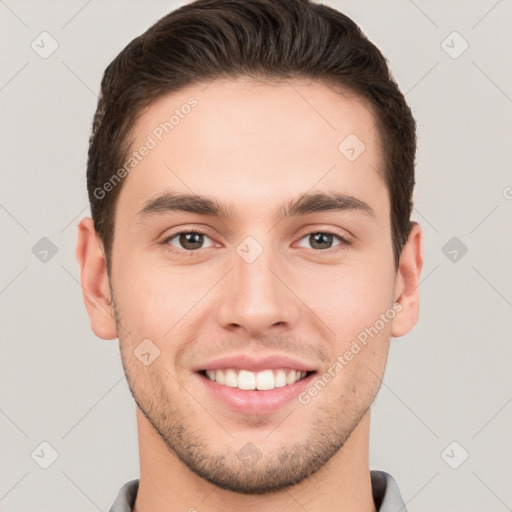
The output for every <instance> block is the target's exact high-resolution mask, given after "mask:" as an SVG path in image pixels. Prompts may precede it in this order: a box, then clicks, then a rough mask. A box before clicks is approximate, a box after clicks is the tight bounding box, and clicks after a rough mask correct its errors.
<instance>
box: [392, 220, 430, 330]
mask: <svg viewBox="0 0 512 512" xmlns="http://www.w3.org/2000/svg"><path fill="white" fill-rule="evenodd" d="M422 268H423V234H422V231H421V227H420V225H419V224H418V223H416V222H413V223H412V227H411V231H410V233H409V237H408V239H407V243H406V244H405V245H404V247H403V249H402V253H401V255H400V263H399V266H398V272H397V276H396V280H395V301H396V302H397V303H398V304H400V307H401V309H400V312H399V313H398V314H397V315H396V317H395V318H394V319H393V324H392V327H391V335H392V336H394V337H399V336H403V335H404V334H407V333H408V332H409V331H411V330H412V328H413V327H414V326H415V325H416V322H417V321H418V317H419V309H420V291H419V285H420V277H421V270H422Z"/></svg>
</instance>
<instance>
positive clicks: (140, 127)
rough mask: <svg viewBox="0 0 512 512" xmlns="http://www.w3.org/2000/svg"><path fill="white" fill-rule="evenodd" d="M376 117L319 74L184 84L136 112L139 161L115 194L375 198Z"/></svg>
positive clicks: (132, 199)
mask: <svg viewBox="0 0 512 512" xmlns="http://www.w3.org/2000/svg"><path fill="white" fill-rule="evenodd" d="M375 124H376V120H375V117H374V115H373V113H372V112H371V109H370V108H369V106H368V104H367V102H366V101H365V100H363V99H362V98H361V97H359V96H357V95H355V94H353V93H350V92H348V91H347V92H335V91H333V90H332V89H330V88H329V87H327V86H325V85H323V84H321V83H318V82H308V83H304V82H302V83H301V82H299V81H293V82H292V81H283V82H273V83H268V82H257V81H255V80H252V79H246V78H241V79H237V80H215V81H213V82H211V83H203V84H197V85H194V86H191V87H187V88H185V89H182V90H180V91H178V92H174V93H170V94H167V95H165V96H162V97H161V98H159V99H158V100H156V101H155V102H153V103H152V104H151V105H150V106H149V108H147V109H146V110H145V111H144V112H142V113H141V115H140V116H139V117H138V120H137V122H136V123H135V125H134V128H133V130H132V137H131V139H132V145H131V151H130V154H134V153H136V154H138V156H137V157H136V158H137V161H136V162H135V161H133V162H132V163H134V164H135V165H134V166H133V167H131V166H127V169H128V170H129V172H128V173H127V174H128V176H127V179H126V183H125V184H124V185H123V191H122V193H121V197H120V199H119V201H120V202H124V203H126V204H129V205H133V206H134V207H135V205H137V206H141V201H142V202H144V201H147V200H150V199H151V198H154V197H155V196H157V195H158V194H161V193H162V192H168V191H172V192H181V193H192V194H200V195H205V196H214V197H216V198H218V199H219V200H221V201H222V200H223V199H226V202H229V203H230V204H233V201H232V199H233V198H235V199H236V201H238V203H239V204H240V206H242V207H244V208H245V209H247V208H252V207H254V208H258V207H261V205H262V204H266V205H269V206H270V205H271V203H275V204H274V206H277V204H278V203H281V202H282V199H283V196H287V197H295V196H296V195H297V194H301V193H305V192H308V191H334V190H335V191H340V192H343V193H347V194H350V195H352V196H354V197H359V198H361V199H363V200H364V198H366V202H370V201H371V202H373V203H375V202H379V201H380V202H382V201H383V200H385V199H386V198H387V190H386V189H385V184H384V181H383V179H382V177H381V176H380V169H381V167H382V163H381V158H380V151H379V144H378V135H377V130H376V127H375ZM144 147H146V148H149V149H145V150H144ZM141 153H144V156H143V157H141V156H140V155H141ZM133 158H135V157H133ZM125 189H126V190H125ZM142 206H143V205H142ZM383 207H384V208H385V205H383ZM139 210H140V208H139ZM139 210H137V211H139ZM272 210H273V211H274V209H272Z"/></svg>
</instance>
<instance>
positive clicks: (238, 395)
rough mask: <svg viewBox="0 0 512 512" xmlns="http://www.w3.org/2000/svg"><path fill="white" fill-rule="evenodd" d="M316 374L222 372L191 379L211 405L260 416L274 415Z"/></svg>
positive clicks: (199, 373)
mask: <svg viewBox="0 0 512 512" xmlns="http://www.w3.org/2000/svg"><path fill="white" fill-rule="evenodd" d="M317 373H318V372H317V371H301V370H295V369H291V368H278V369H275V368H272V369H266V370H260V371H250V370H246V369H243V368H222V369H208V370H199V371H196V372H195V373H194V375H196V376H197V377H198V379H199V382H200V385H201V386H204V387H205V388H206V391H207V394H209V396H210V397H211V398H213V404H214V405H215V404H218V405H221V406H222V407H226V408H227V409H229V410H231V411H234V412H236V413H244V414H251V415H258V416H261V415H266V414H271V413H274V412H277V411H279V410H280V409H282V408H284V407H285V406H286V405H287V404H292V403H293V402H294V401H296V400H297V397H298V395H299V394H300V393H301V392H303V391H304V390H305V389H307V387H308V386H310V385H311V383H312V381H313V379H314V378H315V376H316V375H317ZM295 405H299V404H297V403H296V404H295ZM301 407H302V406H301Z"/></svg>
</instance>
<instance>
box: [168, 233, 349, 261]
mask: <svg viewBox="0 0 512 512" xmlns="http://www.w3.org/2000/svg"><path fill="white" fill-rule="evenodd" d="M191 233H193V234H197V235H203V236H205V237H207V238H210V237H209V236H208V235H207V234H206V233H204V232H203V231H200V230H182V231H177V232H176V233H173V234H172V235H169V236H168V237H166V238H165V240H163V242H162V244H163V245H164V247H165V248H166V250H168V251H169V252H172V253H173V254H180V255H184V256H187V257H194V256H196V255H197V253H198V252H199V251H200V250H201V249H210V247H202V248H200V249H193V250H187V249H176V248H175V247H173V246H171V245H170V244H169V242H170V241H171V240H173V239H174V238H176V237H177V236H179V235H182V234H191ZM317 234H322V235H331V236H333V237H335V238H337V239H338V240H339V242H340V243H339V245H337V246H334V247H330V248H329V249H309V250H310V251H314V252H317V253H321V252H325V253H329V252H330V251H331V250H333V249H336V247H340V246H349V245H350V244H351V241H350V240H349V239H348V238H346V237H344V236H342V235H339V234H338V233H333V232H331V231H310V232H308V233H305V234H304V235H303V236H301V237H300V239H299V240H302V239H304V238H306V237H308V236H311V235H317Z"/></svg>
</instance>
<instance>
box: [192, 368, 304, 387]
mask: <svg viewBox="0 0 512 512" xmlns="http://www.w3.org/2000/svg"><path fill="white" fill-rule="evenodd" d="M200 373H201V374H202V375H204V376H206V377H208V378H209V379H210V380H211V381H213V382H217V383H218V384H220V385H222V386H228V387H231V388H238V389H242V390H247V391H249V390H259V391H267V390H270V389H274V388H281V387H284V386H289V385H292V384H294V383H295V382H298V381H299V380H302V379H304V378H305V377H307V376H308V374H310V373H313V372H305V371H300V370H290V369H286V368H282V369H268V370H262V371H258V372H253V371H250V370H241V369H235V368H223V369H217V370H203V371H201V372H200Z"/></svg>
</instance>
